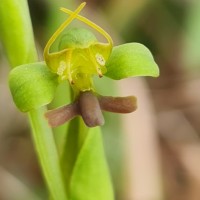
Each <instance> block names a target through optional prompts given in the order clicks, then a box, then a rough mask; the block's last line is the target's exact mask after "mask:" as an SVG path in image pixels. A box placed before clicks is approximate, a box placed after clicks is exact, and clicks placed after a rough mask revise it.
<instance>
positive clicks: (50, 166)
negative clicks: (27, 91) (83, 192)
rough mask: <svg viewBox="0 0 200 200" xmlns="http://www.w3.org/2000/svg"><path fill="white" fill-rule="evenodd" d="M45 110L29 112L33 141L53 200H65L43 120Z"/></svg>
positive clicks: (51, 139) (50, 136)
mask: <svg viewBox="0 0 200 200" xmlns="http://www.w3.org/2000/svg"><path fill="white" fill-rule="evenodd" d="M45 111H46V108H44V107H43V108H40V109H38V110H32V111H30V112H29V120H30V122H31V127H32V132H33V139H34V142H35V147H36V150H37V153H38V157H39V160H40V164H41V167H42V169H43V173H44V176H45V179H46V182H47V185H48V187H49V189H50V192H51V195H52V197H53V199H54V200H65V199H67V196H66V194H65V188H64V185H63V179H62V174H61V170H60V166H59V157H58V153H57V149H56V146H55V141H54V136H53V134H52V130H51V128H50V127H49V125H48V124H47V123H46V120H45V119H44V112H45Z"/></svg>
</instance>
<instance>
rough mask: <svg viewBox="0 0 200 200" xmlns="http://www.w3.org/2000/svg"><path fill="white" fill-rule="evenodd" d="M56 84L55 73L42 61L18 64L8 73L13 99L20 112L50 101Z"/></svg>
mask: <svg viewBox="0 0 200 200" xmlns="http://www.w3.org/2000/svg"><path fill="white" fill-rule="evenodd" d="M57 85H58V81H57V75H55V74H53V73H52V72H50V71H49V69H48V68H47V66H46V65H45V63H43V62H38V63H31V64H25V65H21V66H18V67H16V68H14V69H13V70H12V71H11V73H10V75H9V86H10V90H11V93H12V96H13V100H14V102H15V104H16V106H17V107H18V108H19V109H20V110H21V111H22V112H28V111H30V110H32V109H36V108H39V107H41V106H43V105H46V104H48V103H50V102H51V101H52V99H53V97H54V93H55V89H56V87H57Z"/></svg>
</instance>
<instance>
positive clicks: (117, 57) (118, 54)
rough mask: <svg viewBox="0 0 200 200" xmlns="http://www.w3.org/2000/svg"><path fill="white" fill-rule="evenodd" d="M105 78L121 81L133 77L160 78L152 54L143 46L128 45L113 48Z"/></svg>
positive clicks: (136, 44) (137, 44)
mask: <svg viewBox="0 0 200 200" xmlns="http://www.w3.org/2000/svg"><path fill="white" fill-rule="evenodd" d="M106 67H107V73H106V74H105V76H107V77H109V78H112V79H115V80H119V79H123V78H127V77H132V76H153V77H157V76H159V68H158V66H157V64H156V63H155V61H154V59H153V56H152V54H151V52H150V51H149V50H148V49H147V48H146V47H145V46H144V45H142V44H139V43H127V44H123V45H119V46H116V47H114V48H113V51H112V53H111V56H110V58H109V59H108V62H107V63H106Z"/></svg>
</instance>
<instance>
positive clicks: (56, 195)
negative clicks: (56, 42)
mask: <svg viewBox="0 0 200 200" xmlns="http://www.w3.org/2000/svg"><path fill="white" fill-rule="evenodd" d="M0 19H1V20H0V30H1V32H0V39H1V41H2V43H3V45H4V47H5V51H6V53H7V56H8V59H9V62H10V64H11V66H12V67H15V66H17V65H21V64H26V63H30V62H36V61H37V53H36V48H35V44H34V37H33V31H32V25H31V20H30V15H29V10H28V5H27V1H26V0H1V3H0ZM45 110H46V108H45V107H43V108H40V109H37V110H32V111H31V112H30V113H29V120H30V123H31V128H32V133H33V140H34V144H35V147H36V150H37V153H38V157H39V161H40V164H41V167H42V171H43V173H44V176H45V179H46V183H47V186H48V189H49V191H50V194H51V196H52V198H53V199H54V200H66V199H67V194H66V191H65V187H64V183H63V179H62V173H61V168H60V165H59V157H58V153H57V148H56V145H55V141H54V136H53V132H52V130H51V128H50V127H49V126H48V124H47V121H46V120H45V119H44V111H45Z"/></svg>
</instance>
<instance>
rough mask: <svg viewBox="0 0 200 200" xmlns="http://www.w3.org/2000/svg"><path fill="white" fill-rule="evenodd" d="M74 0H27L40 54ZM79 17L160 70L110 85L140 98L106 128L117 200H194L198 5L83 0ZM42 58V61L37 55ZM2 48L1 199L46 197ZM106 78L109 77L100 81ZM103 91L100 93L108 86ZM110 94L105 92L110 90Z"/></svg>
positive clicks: (197, 194) (197, 180)
mask: <svg viewBox="0 0 200 200" xmlns="http://www.w3.org/2000/svg"><path fill="white" fill-rule="evenodd" d="M78 3H79V2H78V1H67V0H66V1H64V0H57V1H56V0H49V1H47V0H29V6H30V11H31V17H32V21H33V27H34V32H35V39H36V43H37V46H38V53H39V54H40V55H41V52H42V49H43V48H44V45H45V43H46V41H47V39H48V37H49V36H50V35H51V34H52V33H53V32H54V31H55V29H56V28H57V26H58V25H59V24H60V23H61V21H63V20H64V19H65V18H66V16H64V15H61V14H60V12H58V9H59V7H61V6H65V7H69V8H70V9H74V8H75V6H76V5H78ZM83 15H84V16H87V17H88V18H90V19H92V20H93V21H94V22H96V23H97V24H99V25H101V26H102V27H103V28H104V29H105V30H107V31H108V32H109V33H110V34H111V35H112V36H113V40H114V42H115V44H116V45H117V44H120V43H123V42H141V43H143V44H144V45H146V46H147V47H148V48H149V49H150V50H151V51H152V53H153V55H154V57H155V60H156V62H157V63H158V65H159V67H160V77H159V78H156V79H155V78H130V79H127V80H123V81H119V82H114V81H112V83H111V82H109V83H111V85H112V87H113V88H115V91H116V94H118V95H119V94H120V95H124V96H126V95H131V94H132V95H135V96H137V97H138V110H137V111H136V112H135V113H132V114H129V115H126V116H122V117H121V126H122V129H121V131H120V133H117V130H116V128H115V126H116V123H117V120H118V119H116V116H114V115H109V116H108V119H109V120H107V122H106V126H105V127H104V139H105V147H106V152H107V156H108V161H109V163H110V167H111V173H112V177H113V182H114V187H115V192H116V200H162V199H166V200H199V199H200V173H199V170H200V140H199V134H200V117H199V116H200V92H199V86H200V1H198V0H140V1H137V0H124V1H122V0H101V1H100V0H88V1H87V8H86V9H85V10H84V11H83ZM41 59H42V58H41ZM8 73H9V68H8V63H7V61H6V58H5V55H4V53H3V49H2V47H1V46H0V200H18V199H20V200H23V199H34V200H35V199H38V200H39V199H47V196H46V192H45V188H44V182H43V179H42V176H41V173H40V170H39V167H38V163H37V158H36V155H35V152H34V149H33V144H32V142H31V135H30V131H29V125H28V122H27V119H26V115H24V114H21V113H20V112H19V111H18V110H17V109H16V108H15V106H14V104H13V102H12V99H11V96H10V93H9V89H8V85H7V76H8ZM105 81H107V80H105ZM104 89H105V88H103V89H102V87H100V88H99V90H102V93H103V92H104V94H106V93H107V94H110V93H111V91H110V90H111V88H108V89H105V90H106V91H105V90H104ZM109 89H110V90H109Z"/></svg>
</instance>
